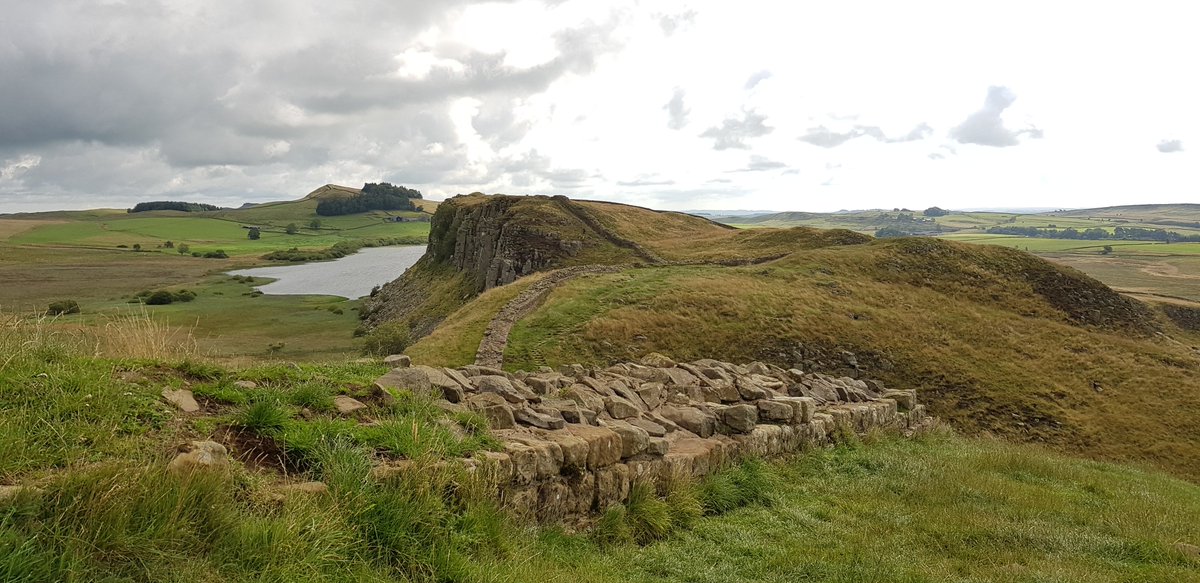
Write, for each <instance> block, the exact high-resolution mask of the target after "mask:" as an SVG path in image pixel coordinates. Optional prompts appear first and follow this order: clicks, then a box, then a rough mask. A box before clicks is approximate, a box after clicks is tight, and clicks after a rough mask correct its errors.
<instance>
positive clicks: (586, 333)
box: [410, 203, 1200, 478]
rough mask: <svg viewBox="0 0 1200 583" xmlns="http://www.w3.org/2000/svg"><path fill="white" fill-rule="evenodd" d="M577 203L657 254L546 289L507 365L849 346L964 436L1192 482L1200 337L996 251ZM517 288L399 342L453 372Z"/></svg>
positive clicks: (1198, 465)
mask: <svg viewBox="0 0 1200 583" xmlns="http://www.w3.org/2000/svg"><path fill="white" fill-rule="evenodd" d="M584 204H587V203H584ZM613 208H619V207H613ZM594 212H595V213H596V215H597V216H599V217H601V218H602V220H604V221H605V222H606V224H608V225H609V227H610V228H611V230H613V231H614V232H616V233H618V234H620V235H621V236H623V237H629V238H638V237H641V238H642V239H641V241H640V243H641V244H642V245H643V246H644V247H645V248H647V249H649V250H651V251H653V252H654V253H656V254H658V255H660V256H661V257H663V258H665V259H667V260H669V261H668V263H667V264H663V265H642V266H641V267H637V268H630V269H626V270H624V271H622V272H620V273H617V274H611V275H600V276H595V277H588V278H580V279H576V280H572V281H570V282H568V283H566V284H564V285H562V286H561V287H559V288H557V289H555V290H554V291H553V292H552V293H551V294H550V295H549V297H548V299H547V300H546V301H545V303H544V304H543V305H541V307H539V308H538V309H537V310H536V311H534V312H533V313H532V314H531V315H529V316H526V317H525V318H524V319H522V320H521V321H519V322H518V323H517V324H516V326H515V327H514V329H513V331H512V334H511V335H510V337H509V343H508V346H507V349H506V352H505V363H506V367H509V368H513V369H521V368H524V369H531V368H536V367H538V366H545V365H549V366H556V365H559V364H563V363H570V362H585V363H593V364H607V363H611V362H616V361H622V360H629V359H636V358H639V357H641V356H642V355H645V354H647V353H650V352H662V353H665V354H668V355H671V356H673V357H676V358H680V359H695V358H704V357H720V358H732V359H735V360H763V361H767V362H772V363H774V364H778V365H780V366H785V367H791V366H799V367H801V368H804V369H810V368H812V369H816V370H823V371H827V372H843V373H844V372H852V371H853V368H854V367H853V366H848V362H847V360H846V359H845V356H844V354H843V352H844V351H848V352H850V353H853V354H854V356H855V363H856V365H857V367H858V374H862V375H864V376H868V377H877V378H881V379H883V380H885V381H886V382H888V383H889V384H892V385H896V386H904V387H913V388H916V389H918V390H919V392H920V393H921V394H922V398H923V399H924V400H925V401H926V402H928V403H930V404H931V408H932V411H933V412H934V414H936V415H938V416H940V417H942V418H944V419H947V420H949V421H951V422H952V423H953V424H955V426H957V427H960V428H962V429H964V430H965V431H967V432H970V433H982V432H988V433H993V434H1000V435H1005V436H1008V437H1011V438H1013V439H1017V440H1022V441H1030V442H1038V443H1045V444H1049V445H1052V446H1054V447H1055V448H1057V449H1059V450H1062V451H1068V452H1072V453H1077V454H1082V455H1087V456H1092V457H1098V458H1104V459H1115V460H1123V461H1134V462H1138V463H1148V464H1152V465H1155V466H1158V467H1161V468H1165V469H1167V470H1169V471H1172V472H1174V473H1176V474H1178V475H1182V476H1187V477H1190V478H1198V477H1200V448H1198V447H1197V445H1200V421H1197V420H1198V419H1200V381H1197V380H1196V376H1195V371H1196V370H1200V353H1198V352H1197V349H1196V347H1197V346H1200V336H1197V335H1196V333H1195V332H1193V331H1190V330H1188V329H1183V328H1179V327H1177V326H1176V325H1175V324H1174V323H1173V322H1172V321H1171V320H1170V319H1168V318H1167V317H1166V316H1164V315H1163V313H1162V312H1161V311H1160V309H1159V308H1157V307H1153V306H1151V305H1147V304H1143V303H1141V302H1138V301H1135V300H1132V299H1129V298H1127V297H1125V296H1122V295H1120V294H1118V293H1115V292H1114V291H1112V290H1111V289H1109V288H1108V287H1107V286H1105V285H1103V284H1102V283H1100V282H1099V281H1096V280H1094V279H1092V278H1090V277H1088V276H1086V275H1084V274H1082V273H1080V272H1078V271H1076V270H1073V269H1070V268H1065V267H1059V266H1056V265H1055V264H1052V263H1050V262H1047V261H1044V260H1042V259H1039V258H1037V257H1035V256H1033V255H1030V254H1027V253H1024V252H1020V251H1016V250H1012V249H1007V248H1002V247H997V246H977V245H967V244H962V243H955V242H950V241H941V240H937V239H929V238H925V239H897V240H878V241H873V240H871V239H870V238H869V237H865V236H862V235H859V234H856V233H853V232H849V231H836V230H835V231H822V230H813V229H807V228H792V229H754V230H729V229H711V228H708V227H705V226H703V225H701V224H700V223H686V222H683V223H679V224H676V225H672V224H671V223H662V222H661V221H659V220H657V219H658V217H655V216H653V215H645V214H640V213H639V212H637V211H627V210H625V209H620V212H617V211H610V210H607V209H605V208H599V207H598V208H596V209H594ZM689 224H690V225H692V226H690V227H689V226H688V225H689ZM659 225H663V226H661V227H660V226H659ZM693 229H694V230H693ZM517 285H518V286H519V285H527V283H526V282H524V281H522V282H519V283H518V284H517ZM519 289H520V288H516V287H514V288H507V289H506V288H498V289H496V290H492V291H490V292H488V293H486V294H483V295H481V296H480V297H478V298H477V299H475V300H474V301H472V302H471V303H468V304H466V305H465V306H463V307H462V308H459V309H458V310H457V311H455V312H454V313H452V314H450V315H449V317H448V318H447V319H446V320H445V322H444V323H443V324H442V325H441V326H440V327H439V328H438V329H436V330H434V331H433V333H432V334H431V335H429V336H428V337H426V338H424V339H422V340H420V341H418V342H417V343H416V344H415V345H414V346H413V347H412V348H411V349H410V353H412V354H415V355H419V356H420V357H421V358H422V359H426V360H428V361H430V362H432V363H435V364H446V365H462V364H468V363H469V362H470V361H471V359H472V358H473V355H474V348H475V347H476V346H477V345H478V343H479V340H480V338H481V334H482V331H483V329H484V327H485V326H486V323H487V321H488V320H490V319H491V318H492V316H494V315H495V313H496V311H497V310H499V308H500V307H501V306H503V305H504V303H505V302H506V301H507V300H508V299H509V298H511V297H514V296H515V295H516V293H517V292H518V291H519Z"/></svg>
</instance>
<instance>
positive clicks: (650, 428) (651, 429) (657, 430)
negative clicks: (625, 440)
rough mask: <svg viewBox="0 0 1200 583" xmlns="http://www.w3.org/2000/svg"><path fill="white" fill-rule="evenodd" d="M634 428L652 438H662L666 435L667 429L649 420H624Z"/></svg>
mask: <svg viewBox="0 0 1200 583" xmlns="http://www.w3.org/2000/svg"><path fill="white" fill-rule="evenodd" d="M625 421H626V422H627V423H629V424H630V425H633V426H634V427H639V428H641V429H643V430H645V431H646V433H649V434H650V435H651V436H652V437H663V436H665V435H666V434H667V428H666V427H663V426H662V425H660V424H658V423H655V422H653V421H650V420H649V419H641V418H637V417H634V418H630V419H626V420H625Z"/></svg>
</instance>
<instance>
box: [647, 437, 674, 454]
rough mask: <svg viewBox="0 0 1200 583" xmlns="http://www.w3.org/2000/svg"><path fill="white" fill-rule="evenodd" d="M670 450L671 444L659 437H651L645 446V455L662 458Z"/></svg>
mask: <svg viewBox="0 0 1200 583" xmlns="http://www.w3.org/2000/svg"><path fill="white" fill-rule="evenodd" d="M670 449H671V444H670V443H669V442H667V440H666V439H663V438H661V437H651V438H650V441H649V442H648V443H647V444H646V453H648V454H650V455H656V456H663V455H667V451H669V450H670Z"/></svg>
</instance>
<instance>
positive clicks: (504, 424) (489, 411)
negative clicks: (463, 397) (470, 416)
mask: <svg viewBox="0 0 1200 583" xmlns="http://www.w3.org/2000/svg"><path fill="white" fill-rule="evenodd" d="M467 406H468V407H470V409H471V410H472V411H474V412H476V413H479V414H480V415H482V416H483V418H484V419H487V422H488V425H490V426H491V428H492V429H511V428H512V427H514V426H515V425H516V420H515V419H514V418H513V412H512V407H510V406H509V405H508V403H507V402H506V401H505V400H504V397H501V396H500V395H497V394H495V393H479V394H477V395H471V396H470V397H469V398H468V399H467Z"/></svg>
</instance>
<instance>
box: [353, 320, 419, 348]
mask: <svg viewBox="0 0 1200 583" xmlns="http://www.w3.org/2000/svg"><path fill="white" fill-rule="evenodd" d="M412 342H413V340H412V331H410V330H409V329H408V325H407V324H405V323H403V322H388V323H386V324H382V325H380V326H379V327H377V328H375V329H374V330H372V331H371V332H369V333H368V334H367V342H366V344H365V345H364V346H363V350H365V351H366V353H367V354H372V355H375V356H387V355H389V354H400V353H402V352H404V351H405V349H407V348H408V347H409V345H411V344H412Z"/></svg>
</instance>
